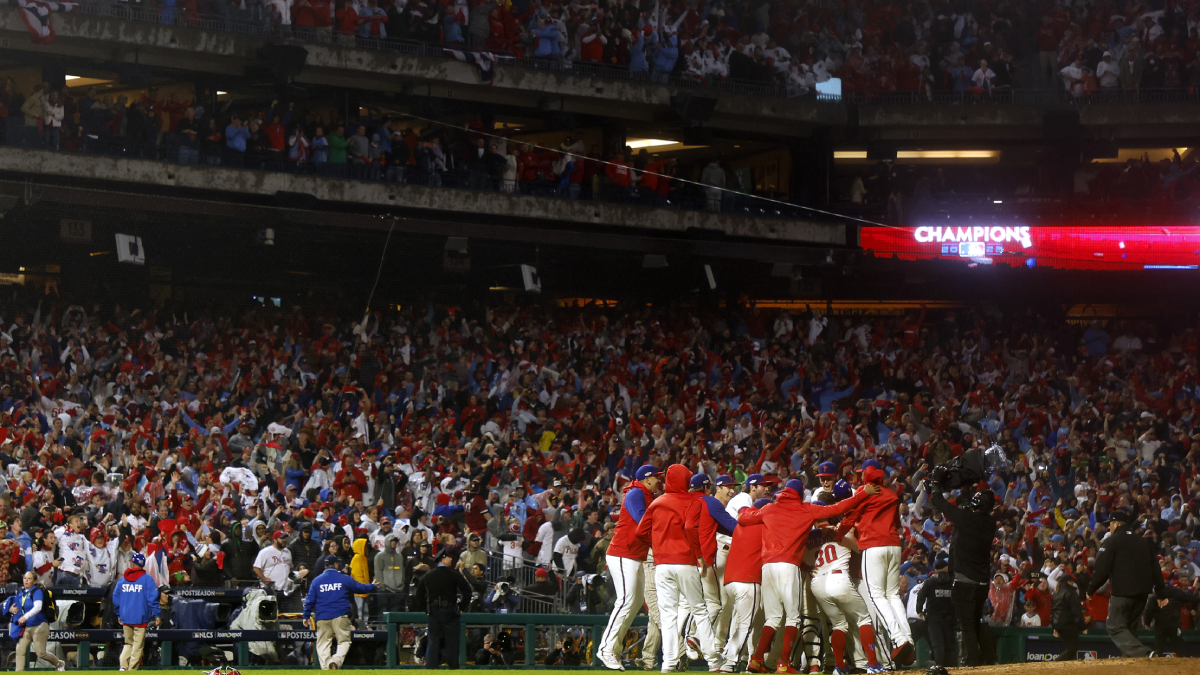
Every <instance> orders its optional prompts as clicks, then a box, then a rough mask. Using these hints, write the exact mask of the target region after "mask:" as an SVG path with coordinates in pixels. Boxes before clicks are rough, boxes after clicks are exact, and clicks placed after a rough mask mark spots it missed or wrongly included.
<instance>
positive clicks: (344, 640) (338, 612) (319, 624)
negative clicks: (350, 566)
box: [304, 556, 375, 670]
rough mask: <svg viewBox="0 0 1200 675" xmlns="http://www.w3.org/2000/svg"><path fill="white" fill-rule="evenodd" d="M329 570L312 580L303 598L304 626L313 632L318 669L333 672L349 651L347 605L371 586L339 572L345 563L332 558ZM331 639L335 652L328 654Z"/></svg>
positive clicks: (370, 589)
mask: <svg viewBox="0 0 1200 675" xmlns="http://www.w3.org/2000/svg"><path fill="white" fill-rule="evenodd" d="M329 565H330V566H329V567H326V568H325V571H324V572H321V573H320V574H319V575H317V578H316V579H313V580H312V585H311V586H309V587H308V595H307V596H306V597H305V598H304V623H305V625H307V626H309V627H310V628H312V627H314V623H315V629H316V631H317V658H318V659H319V660H320V662H321V670H337V669H339V668H341V667H342V663H343V662H344V661H345V660H346V654H348V653H349V652H350V631H351V630H352V629H353V628H354V626H353V624H351V623H350V616H349V615H350V602H351V597H352V596H353V594H354V593H369V592H372V591H374V590H375V584H364V583H360V582H357V581H355V580H354V579H353V578H351V577H350V575H348V574H346V573H345V571H344V570H343V569H342V568H343V567H345V565H346V561H344V560H342V559H341V558H338V557H337V556H332V557H331V558H330V561H329ZM334 638H336V639H337V643H338V645H337V653H336V654H331V653H330V652H331V651H332V647H333V641H334Z"/></svg>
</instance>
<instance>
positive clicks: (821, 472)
mask: <svg viewBox="0 0 1200 675" xmlns="http://www.w3.org/2000/svg"><path fill="white" fill-rule="evenodd" d="M837 469H838V468H837V464H834V463H833V462H821V463H820V464H818V465H817V475H818V476H820V477H822V478H825V477H828V476H836V475H837Z"/></svg>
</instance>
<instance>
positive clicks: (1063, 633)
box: [1050, 572, 1087, 661]
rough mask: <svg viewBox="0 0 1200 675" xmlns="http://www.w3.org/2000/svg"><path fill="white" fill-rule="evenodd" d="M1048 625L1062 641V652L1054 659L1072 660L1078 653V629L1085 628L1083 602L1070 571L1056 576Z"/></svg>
mask: <svg viewBox="0 0 1200 675" xmlns="http://www.w3.org/2000/svg"><path fill="white" fill-rule="evenodd" d="M1050 625H1051V626H1052V627H1053V628H1054V634H1055V635H1056V636H1058V638H1059V639H1060V640H1062V641H1063V653H1062V654H1059V655H1058V658H1056V659H1054V660H1055V661H1074V660H1075V658H1076V657H1077V656H1078V655H1079V631H1081V630H1083V629H1084V628H1087V626H1086V625H1085V624H1084V622H1083V603H1082V602H1081V601H1080V599H1079V591H1078V589H1077V588H1076V587H1075V577H1073V576H1071V573H1070V572H1067V573H1066V574H1063V575H1062V576H1060V577H1059V578H1058V587H1057V588H1056V589H1055V590H1054V597H1053V599H1052V600H1051V604H1050Z"/></svg>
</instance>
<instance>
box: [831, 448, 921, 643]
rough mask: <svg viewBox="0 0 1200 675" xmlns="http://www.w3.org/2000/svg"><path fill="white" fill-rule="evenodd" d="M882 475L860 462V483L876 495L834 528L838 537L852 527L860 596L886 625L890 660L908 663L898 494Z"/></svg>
mask: <svg viewBox="0 0 1200 675" xmlns="http://www.w3.org/2000/svg"><path fill="white" fill-rule="evenodd" d="M885 476H886V474H884V472H883V467H881V466H880V464H879V462H877V461H875V460H873V459H868V460H867V461H865V462H863V483H864V484H865V485H876V486H879V488H880V490H879V494H877V495H875V496H873V497H871V498H870V499H867V500H866V501H864V502H863V503H862V504H861V505H860V506H859V507H857V508H855V509H854V510H853V511H851V512H850V515H849V516H847V517H846V519H845V520H844V521H842V524H841V525H840V526H839V527H838V535H839V538H841V536H844V535H845V534H846V533H847V532H849V531H850V529H851V528H854V530H855V538H856V539H857V540H858V548H859V550H861V551H862V578H863V583H864V585H866V587H867V597H866V598H864V599H865V600H866V601H867V602H869V603H871V606H872V607H873V608H874V609H875V614H876V616H878V617H879V618H880V620H882V621H883V625H884V626H886V627H887V632H888V637H889V639H890V640H891V642H892V645H893V648H892V652H891V656H892V660H893V661H895V662H897V663H899V664H901V665H906V666H909V665H912V663H913V661H915V660H916V650H915V649H914V648H913V641H912V629H911V628H910V627H909V625H908V613H907V611H906V610H905V607H904V603H903V602H901V601H900V497H899V495H897V494H896V492H895V490H892V489H891V488H890V487H887V486H886V485H883V479H884V477H885ZM862 490H863V488H862V487H860V488H859V491H862Z"/></svg>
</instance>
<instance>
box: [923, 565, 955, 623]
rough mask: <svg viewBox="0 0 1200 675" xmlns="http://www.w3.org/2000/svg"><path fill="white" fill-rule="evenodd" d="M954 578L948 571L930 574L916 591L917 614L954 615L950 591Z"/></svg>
mask: <svg viewBox="0 0 1200 675" xmlns="http://www.w3.org/2000/svg"><path fill="white" fill-rule="evenodd" d="M953 587H954V580H953V579H952V578H951V577H950V573H949V572H937V573H935V574H930V575H929V578H928V579H926V580H925V583H923V584H921V590H920V591H919V592H918V593H917V614H924V615H925V616H950V617H953V616H954V603H953V602H951V600H950V591H951V589H953Z"/></svg>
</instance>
